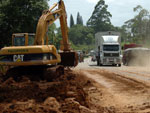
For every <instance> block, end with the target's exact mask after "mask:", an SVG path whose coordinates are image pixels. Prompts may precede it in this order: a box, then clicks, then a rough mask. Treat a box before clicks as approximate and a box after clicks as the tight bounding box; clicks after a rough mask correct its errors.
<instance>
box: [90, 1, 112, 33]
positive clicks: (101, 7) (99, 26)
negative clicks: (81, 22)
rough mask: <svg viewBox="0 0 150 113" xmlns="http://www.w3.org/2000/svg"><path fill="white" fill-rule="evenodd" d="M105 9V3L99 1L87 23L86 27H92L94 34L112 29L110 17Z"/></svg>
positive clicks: (106, 6)
mask: <svg viewBox="0 0 150 113" xmlns="http://www.w3.org/2000/svg"><path fill="white" fill-rule="evenodd" d="M107 8H108V5H106V4H105V1H104V0H99V2H98V3H97V4H96V6H95V9H94V11H93V13H92V16H91V17H90V19H89V20H88V22H87V26H89V27H92V28H93V29H94V31H95V32H99V31H107V30H111V29H112V27H113V26H112V25H111V21H110V18H111V17H112V15H111V14H110V12H108V11H107Z"/></svg>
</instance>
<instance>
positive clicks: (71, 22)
mask: <svg viewBox="0 0 150 113" xmlns="http://www.w3.org/2000/svg"><path fill="white" fill-rule="evenodd" d="M72 26H74V19H73V16H72V14H71V16H70V27H72Z"/></svg>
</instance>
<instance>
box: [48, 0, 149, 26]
mask: <svg viewBox="0 0 150 113" xmlns="http://www.w3.org/2000/svg"><path fill="white" fill-rule="evenodd" d="M98 1H99V0H64V2H65V6H66V11H67V16H68V25H69V19H70V14H73V17H74V21H75V22H76V17H77V12H80V15H81V16H82V18H83V21H84V24H86V22H87V20H88V19H89V18H90V16H91V15H92V12H93V10H94V7H95V5H96V4H97V2H98ZM56 2H58V0H50V2H49V5H50V6H52V4H53V3H56ZM105 2H106V4H107V5H108V11H109V12H110V13H111V14H112V18H111V22H112V24H113V25H114V26H121V25H123V24H124V22H125V21H127V20H129V19H131V18H133V17H134V16H135V13H134V12H133V8H134V7H136V6H137V5H141V6H142V7H143V8H145V9H147V10H149V12H150V0H105ZM56 24H58V22H56Z"/></svg>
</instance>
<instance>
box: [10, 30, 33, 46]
mask: <svg viewBox="0 0 150 113" xmlns="http://www.w3.org/2000/svg"><path fill="white" fill-rule="evenodd" d="M34 39H35V34H34V33H14V34H13V35H12V46H28V45H29V46H30V45H34Z"/></svg>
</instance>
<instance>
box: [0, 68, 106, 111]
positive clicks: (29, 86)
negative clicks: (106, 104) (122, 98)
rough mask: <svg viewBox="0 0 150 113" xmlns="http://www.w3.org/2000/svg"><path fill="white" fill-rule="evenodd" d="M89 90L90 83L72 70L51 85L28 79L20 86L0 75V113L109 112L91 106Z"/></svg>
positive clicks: (24, 78)
mask: <svg viewBox="0 0 150 113" xmlns="http://www.w3.org/2000/svg"><path fill="white" fill-rule="evenodd" d="M92 86H93V84H92V81H90V80H89V79H88V78H86V77H85V76H83V75H82V74H80V73H78V72H74V71H71V70H70V71H68V70H67V71H65V74H64V75H62V76H60V77H59V78H57V79H55V80H53V81H52V82H47V81H44V80H39V79H35V80H30V79H29V78H28V77H27V76H22V78H21V80H20V81H19V82H16V81H15V80H14V79H13V78H12V77H10V78H8V79H7V80H6V81H4V80H3V76H2V75H0V113H12V112H13V113H101V112H106V111H107V112H109V111H108V110H106V109H104V108H102V107H100V106H99V107H97V108H96V107H95V105H93V104H92V103H91V102H90V99H89V96H88V89H89V88H91V87H92ZM107 112H106V113H107Z"/></svg>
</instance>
